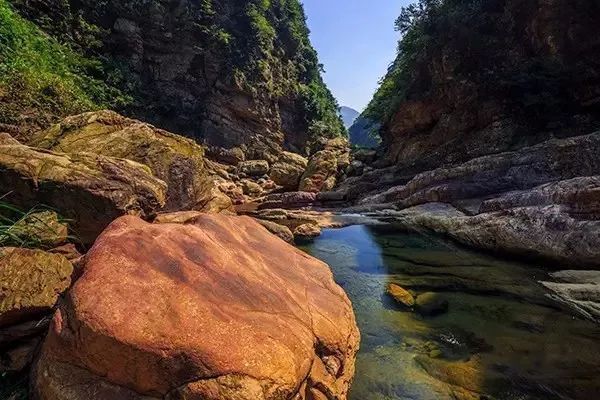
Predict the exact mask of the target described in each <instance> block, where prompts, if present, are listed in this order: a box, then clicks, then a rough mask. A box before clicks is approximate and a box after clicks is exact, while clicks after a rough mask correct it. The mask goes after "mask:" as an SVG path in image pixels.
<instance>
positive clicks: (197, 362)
mask: <svg viewBox="0 0 600 400" xmlns="http://www.w3.org/2000/svg"><path fill="white" fill-rule="evenodd" d="M184 221H191V223H188V224H186V225H180V224H172V223H165V224H155V225H150V224H147V223H145V222H143V221H142V220H140V219H138V218H135V217H123V218H120V219H118V220H117V221H115V222H114V223H113V224H111V226H110V227H109V228H108V229H107V230H106V231H105V232H104V233H103V234H102V236H101V237H100V238H99V239H98V241H97V242H96V244H95V245H94V247H93V248H92V250H91V251H90V252H89V253H88V255H87V257H86V265H85V272H84V275H83V276H82V277H81V278H80V280H79V281H78V282H77V283H76V284H75V286H74V287H73V289H72V290H71V291H70V292H69V294H68V296H67V299H66V301H65V303H64V304H63V305H62V306H61V308H60V309H59V311H58V312H57V313H56V314H55V317H54V320H53V322H52V326H51V329H50V333H49V335H48V338H47V340H46V342H45V343H44V346H43V350H42V354H41V357H40V360H39V362H38V364H37V367H36V370H35V372H34V376H33V378H34V379H33V388H34V391H35V396H36V397H37V399H40V400H50V399H52V400H61V399H64V400H66V399H69V400H77V399H82V400H83V399H89V398H95V399H170V400H171V399H204V400H207V399H212V400H217V399H236V400H260V399H264V400H267V399H269V400H276V399H290V400H291V399H330V400H334V399H335V400H342V399H345V398H346V393H347V390H348V386H349V383H350V381H351V379H352V376H353V374H354V357H355V353H356V351H357V347H358V340H359V335H358V330H357V327H356V324H355V321H354V315H353V312H352V308H351V304H350V302H349V300H348V298H347V297H346V295H345V293H344V292H343V290H342V289H341V288H340V287H338V286H337V285H336V284H335V283H334V281H333V278H332V275H331V272H330V271H329V268H328V267H327V266H326V265H325V264H323V263H322V262H320V261H318V260H316V259H314V258H312V257H310V256H308V255H306V254H305V253H303V252H302V251H300V250H297V249H295V248H293V247H292V246H290V245H288V244H286V243H285V242H283V241H282V240H280V239H278V238H276V237H274V236H273V235H271V234H270V233H269V232H268V231H267V230H266V229H264V228H263V227H261V226H260V225H259V224H258V223H256V222H255V221H253V220H252V219H251V218H247V217H227V216H223V215H219V216H210V215H200V216H196V217H195V218H193V219H192V220H187V219H184Z"/></svg>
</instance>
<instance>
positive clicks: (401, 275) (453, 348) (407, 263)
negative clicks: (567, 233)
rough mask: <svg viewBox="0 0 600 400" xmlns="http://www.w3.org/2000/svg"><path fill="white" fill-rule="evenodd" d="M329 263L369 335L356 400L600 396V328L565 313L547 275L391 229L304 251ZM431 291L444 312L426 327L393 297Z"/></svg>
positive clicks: (362, 229) (342, 233)
mask: <svg viewBox="0 0 600 400" xmlns="http://www.w3.org/2000/svg"><path fill="white" fill-rule="evenodd" d="M301 247H302V248H303V249H304V250H306V251H307V252H309V253H310V254H312V255H314V256H315V257H318V258H320V259H322V260H323V261H325V262H327V263H328V264H329V265H330V266H331V268H332V269H333V272H334V275H335V277H336V280H337V282H338V283H339V284H340V285H341V286H342V287H344V289H345V290H346V292H347V293H348V295H349V297H350V298H351V300H352V302H353V305H354V308H355V312H356V316H357V321H358V324H359V327H360V330H361V334H362V343H361V351H360V353H359V356H358V360H357V372H356V377H355V381H354V384H353V387H352V392H351V399H352V400H394V399H415V400H429V399H431V400H434V399H435V400H438V399H506V400H529V399H531V400H542V399H543V400H547V399H582V400H591V399H594V398H597V397H595V396H597V393H600V378H598V377H599V376H600V328H599V327H598V326H596V325H594V324H592V323H590V322H587V321H581V320H579V319H575V318H573V317H572V316H571V315H569V314H567V313H565V312H562V311H560V310H559V309H558V308H557V307H556V306H555V305H554V304H552V303H550V302H549V300H548V299H547V298H546V296H545V292H544V290H543V288H542V287H541V286H540V285H539V284H538V283H537V281H538V280H539V279H542V278H544V277H545V272H544V271H542V270H541V269H539V268H536V267H535V266H531V265H525V264H519V263H512V262H506V261H502V260H498V259H495V258H493V257H489V256H486V255H481V254H478V253H474V252H470V251H466V250H464V249H461V248H457V247H456V246H454V245H453V244H451V243H448V242H446V241H443V240H441V239H438V238H435V237H430V236H425V235H421V234H404V233H398V232H397V231H395V230H394V229H393V227H389V226H388V227H366V226H353V227H348V228H344V229H338V230H327V231H325V232H324V233H323V235H322V236H321V237H320V238H318V239H316V240H315V241H314V242H312V243H310V244H308V245H305V246H301ZM389 283H396V284H399V285H400V286H402V287H404V288H405V289H407V290H409V291H411V292H412V293H413V294H414V295H419V294H421V293H423V292H433V293H434V296H437V297H439V298H440V299H443V300H446V301H447V302H448V304H449V311H448V312H447V313H444V314H441V315H438V316H435V317H422V316H420V315H419V314H417V313H415V312H414V311H413V310H409V309H402V308H401V307H399V306H398V305H397V304H396V303H395V301H394V300H393V299H391V298H389V297H388V296H387V295H386V294H385V291H386V287H387V285H388V284H389Z"/></svg>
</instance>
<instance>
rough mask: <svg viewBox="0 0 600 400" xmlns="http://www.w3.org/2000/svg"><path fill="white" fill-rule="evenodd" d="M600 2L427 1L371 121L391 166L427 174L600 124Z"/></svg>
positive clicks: (407, 27) (408, 24) (407, 16)
mask: <svg viewBox="0 0 600 400" xmlns="http://www.w3.org/2000/svg"><path fill="white" fill-rule="evenodd" d="M599 18H600V4H599V3H598V2H597V1H594V0H575V1H567V0H488V1H473V0H469V1H455V0H446V1H421V2H420V4H419V5H418V6H413V7H409V8H407V9H405V11H404V12H403V13H402V15H401V16H400V18H399V19H398V21H397V27H398V29H399V30H400V32H401V33H402V34H403V35H404V36H403V39H402V40H401V41H400V45H399V50H400V51H399V55H398V58H397V59H396V61H395V62H394V64H393V65H392V66H391V67H390V70H389V71H388V74H387V76H386V78H385V79H384V81H383V83H382V85H381V87H380V89H379V91H378V92H377V94H376V95H375V97H374V99H373V101H372V102H371V104H370V105H369V107H368V110H367V111H366V113H365V115H368V116H370V117H371V118H373V119H375V120H376V121H379V122H381V123H382V124H383V125H382V128H381V137H382V140H383V146H384V148H385V159H384V161H383V163H385V164H387V165H398V166H400V167H401V168H402V169H403V170H405V171H407V170H409V169H413V170H414V171H416V172H418V171H421V170H424V169H431V168H434V167H438V166H440V165H443V164H448V163H456V162H463V161H466V160H469V159H471V158H474V157H478V156H481V155H485V154H493V153H498V152H501V151H507V150H514V149H518V148H521V147H524V146H529V145H532V144H535V143H539V142H541V141H543V140H547V139H549V138H552V137H566V136H574V135H580V134H586V133H590V132H592V131H594V130H595V129H597V128H598V126H600V61H599V60H600V40H599V37H598V28H597V21H598V19H599Z"/></svg>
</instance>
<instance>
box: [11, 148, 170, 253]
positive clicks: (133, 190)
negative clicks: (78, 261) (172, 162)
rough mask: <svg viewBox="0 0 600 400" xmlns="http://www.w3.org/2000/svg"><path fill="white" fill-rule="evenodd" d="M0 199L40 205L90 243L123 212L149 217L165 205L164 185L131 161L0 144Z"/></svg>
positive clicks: (79, 238) (77, 235)
mask: <svg viewBox="0 0 600 400" xmlns="http://www.w3.org/2000/svg"><path fill="white" fill-rule="evenodd" d="M0 188H3V189H4V188H7V189H9V191H8V193H7V194H6V195H5V196H4V197H3V200H4V201H7V202H10V203H12V204H15V205H17V206H18V207H20V208H22V209H25V210H27V209H30V208H32V207H34V206H37V205H40V204H43V205H46V206H49V207H51V208H52V209H54V210H56V211H57V213H58V214H59V215H61V216H62V217H63V218H66V219H68V220H69V224H70V226H71V228H72V229H73V234H74V235H75V236H76V237H77V239H78V240H80V241H82V242H83V243H92V242H93V241H94V239H95V238H96V237H97V236H98V234H100V232H102V230H103V229H104V228H105V227H106V226H107V225H108V224H109V223H110V222H111V221H113V220H114V219H115V218H117V217H119V216H121V215H124V214H135V215H139V216H141V217H144V218H149V217H152V216H153V215H154V214H155V213H156V212H158V211H159V210H160V209H161V208H162V207H163V206H164V204H165V194H166V185H165V183H164V182H163V181H161V180H160V179H158V178H156V177H155V176H154V175H152V172H151V171H150V169H149V168H148V167H146V166H144V165H142V164H139V163H137V162H134V161H130V160H125V159H120V158H114V157H106V156H103V155H97V154H92V153H72V154H69V155H67V154H61V153H54V152H51V151H48V150H41V149H36V148H32V147H27V146H23V145H20V144H16V145H15V144H13V145H0Z"/></svg>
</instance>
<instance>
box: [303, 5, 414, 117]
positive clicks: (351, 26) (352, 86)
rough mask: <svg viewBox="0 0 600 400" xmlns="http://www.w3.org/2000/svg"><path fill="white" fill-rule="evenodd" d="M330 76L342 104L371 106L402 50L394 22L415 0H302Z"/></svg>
mask: <svg viewBox="0 0 600 400" xmlns="http://www.w3.org/2000/svg"><path fill="white" fill-rule="evenodd" d="M301 1H302V3H304V9H305V11H306V16H307V18H308V27H309V28H310V30H311V41H312V44H313V46H314V47H315V48H316V49H317V51H318V53H319V59H320V61H321V63H322V64H324V65H325V71H326V73H325V76H324V78H325V81H326V82H327V85H328V86H329V89H331V91H332V92H333V94H334V96H335V97H336V98H337V99H338V102H339V103H340V105H341V106H348V107H352V108H355V109H356V110H358V111H362V109H363V108H364V107H365V106H366V105H367V103H368V102H369V100H371V97H372V95H373V92H374V91H375V89H376V88H377V82H378V81H379V79H380V78H381V77H382V76H383V75H384V74H385V71H386V70H387V67H388V65H389V64H390V63H391V62H392V60H393V59H394V56H395V54H396V45H397V42H398V38H399V34H398V32H395V31H394V21H395V20H396V18H397V17H398V15H399V14H400V9H401V8H402V6H404V5H407V4H410V3H411V2H412V1H411V0H344V1H342V0H301Z"/></svg>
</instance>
